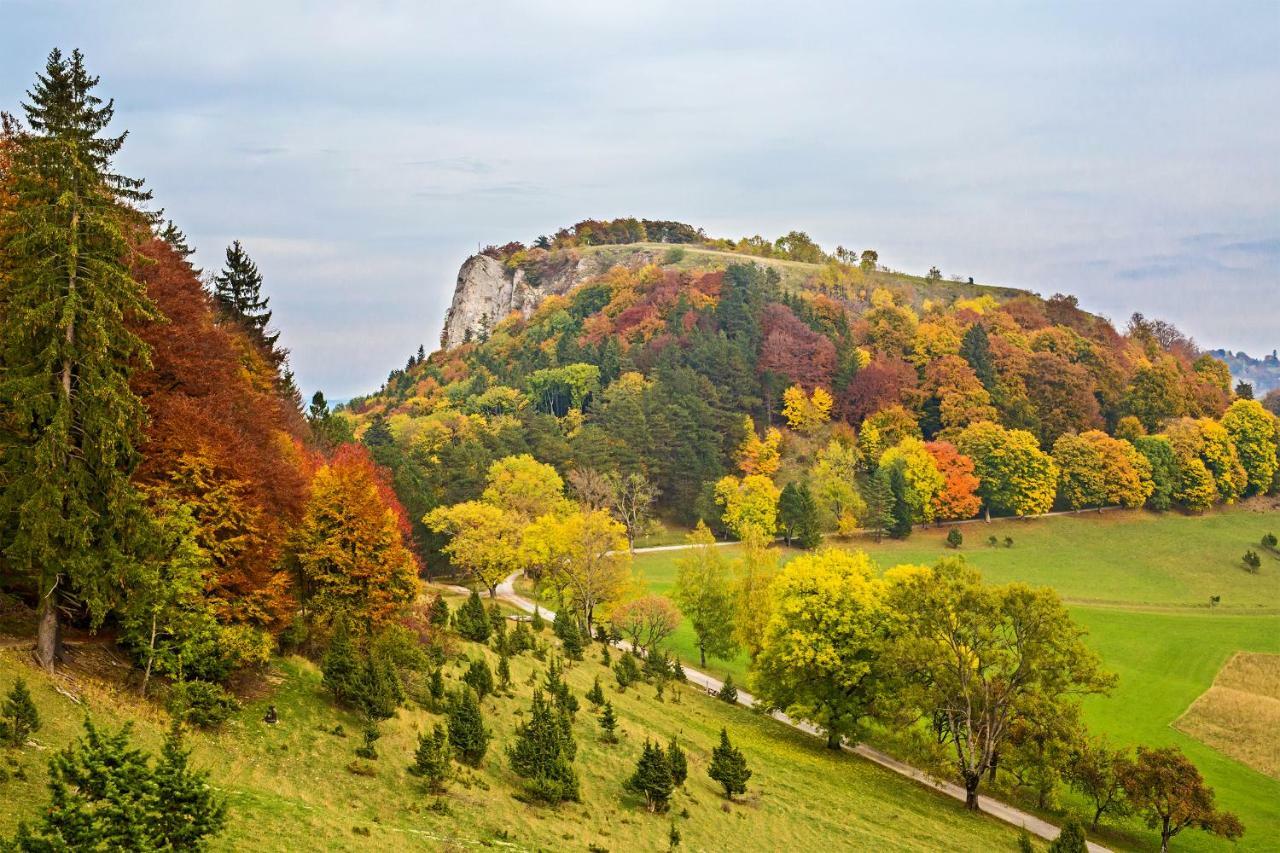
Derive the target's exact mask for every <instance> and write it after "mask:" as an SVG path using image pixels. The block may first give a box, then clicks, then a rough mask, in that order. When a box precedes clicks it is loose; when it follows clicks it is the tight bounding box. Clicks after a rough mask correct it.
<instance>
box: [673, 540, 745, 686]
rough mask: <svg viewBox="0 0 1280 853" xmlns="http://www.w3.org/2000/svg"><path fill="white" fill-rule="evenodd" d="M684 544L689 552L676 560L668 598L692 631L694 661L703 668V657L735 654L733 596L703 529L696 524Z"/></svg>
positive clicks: (728, 656)
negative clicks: (677, 607)
mask: <svg viewBox="0 0 1280 853" xmlns="http://www.w3.org/2000/svg"><path fill="white" fill-rule="evenodd" d="M685 541H686V542H687V543H688V544H689V546H690V548H689V550H688V551H687V552H686V553H687V556H684V557H681V558H680V559H678V560H676V582H675V588H674V589H673V590H672V595H673V596H674V598H675V600H676V603H677V604H678V605H679V606H680V611H681V612H682V613H684V615H685V617H686V618H687V619H688V620H689V623H690V625H691V626H692V627H693V632H694V634H695V635H696V636H697V643H698V660H699V662H700V663H701V665H702V666H706V665H707V655H711V656H712V657H714V658H720V659H721V660H728V659H729V658H731V657H733V655H734V654H736V653H737V651H738V644H737V642H736V641H735V639H734V636H733V621H734V612H733V594H732V590H731V588H730V584H729V574H728V568H727V567H726V566H725V564H724V561H723V560H722V559H721V557H720V552H719V549H718V548H716V545H715V537H714V536H712V535H711V531H710V530H708V529H707V526H706V525H705V524H703V523H702V522H698V526H697V527H695V528H694V529H693V531H691V532H690V533H689V534H688V535H687V536H686V537H685Z"/></svg>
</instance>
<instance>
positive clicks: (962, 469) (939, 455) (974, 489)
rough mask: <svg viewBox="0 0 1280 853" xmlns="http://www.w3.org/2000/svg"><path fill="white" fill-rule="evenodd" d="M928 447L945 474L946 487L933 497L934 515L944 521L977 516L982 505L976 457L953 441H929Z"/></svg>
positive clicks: (943, 475) (944, 483)
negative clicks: (959, 448) (966, 452)
mask: <svg viewBox="0 0 1280 853" xmlns="http://www.w3.org/2000/svg"><path fill="white" fill-rule="evenodd" d="M924 449H925V450H927V451H928V452H929V454H930V455H931V456H932V457H933V462H934V464H935V465H937V466H938V472H939V473H940V474H942V488H941V489H939V490H938V492H937V493H936V494H934V496H933V517H934V518H936V519H938V520H940V521H953V520H959V519H965V518H973V517H974V516H975V515H977V514H978V510H979V509H981V508H982V499H981V498H979V497H978V486H979V480H978V477H977V476H976V475H975V474H974V465H973V460H972V459H970V458H969V457H968V456H965V455H964V454H963V453H961V452H960V451H958V450H956V446H955V445H954V444H952V443H951V442H949V441H929V442H925V445H924Z"/></svg>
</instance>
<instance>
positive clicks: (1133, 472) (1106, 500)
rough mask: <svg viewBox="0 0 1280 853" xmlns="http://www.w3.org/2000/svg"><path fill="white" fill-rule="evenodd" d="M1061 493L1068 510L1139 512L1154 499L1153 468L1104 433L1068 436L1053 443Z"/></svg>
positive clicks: (1072, 434) (1117, 440) (1144, 459)
mask: <svg viewBox="0 0 1280 853" xmlns="http://www.w3.org/2000/svg"><path fill="white" fill-rule="evenodd" d="M1053 461H1054V464H1055V465H1056V466H1057V468H1058V493H1059V494H1060V495H1061V496H1062V498H1063V500H1065V501H1066V502H1067V506H1069V507H1071V508H1072V509H1075V510H1079V509H1083V508H1085V507H1089V506H1095V507H1101V506H1108V505H1119V506H1124V507H1128V508H1130V509H1135V508H1137V507H1140V506H1142V505H1143V504H1144V503H1146V501H1147V498H1149V497H1150V496H1151V492H1152V488H1153V486H1152V483H1151V464H1150V463H1149V462H1148V461H1147V459H1146V457H1145V456H1143V455H1142V454H1140V453H1139V452H1138V451H1137V449H1136V448H1135V447H1134V446H1133V445H1132V444H1130V443H1129V442H1127V441H1122V440H1121V439H1118V438H1112V437H1111V436H1109V435H1107V434H1106V433H1104V432H1102V431H1100V430H1090V431H1088V432H1085V433H1081V434H1079V435H1077V434H1075V433H1066V434H1065V435H1061V436H1059V437H1058V440H1057V441H1055V442H1054V443H1053Z"/></svg>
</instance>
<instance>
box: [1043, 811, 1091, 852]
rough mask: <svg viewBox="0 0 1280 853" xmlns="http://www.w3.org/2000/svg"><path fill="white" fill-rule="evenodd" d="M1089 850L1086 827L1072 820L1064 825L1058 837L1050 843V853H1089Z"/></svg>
mask: <svg viewBox="0 0 1280 853" xmlns="http://www.w3.org/2000/svg"><path fill="white" fill-rule="evenodd" d="M1088 850H1089V845H1088V843H1087V842H1086V841H1085V835H1084V827H1083V826H1081V825H1080V821H1078V820H1076V819H1075V818H1071V819H1070V820H1068V821H1067V822H1066V823H1064V824H1063V825H1062V831H1061V832H1059V833H1058V837H1057V838H1055V839H1054V840H1053V841H1050V842H1049V848H1048V853H1088Z"/></svg>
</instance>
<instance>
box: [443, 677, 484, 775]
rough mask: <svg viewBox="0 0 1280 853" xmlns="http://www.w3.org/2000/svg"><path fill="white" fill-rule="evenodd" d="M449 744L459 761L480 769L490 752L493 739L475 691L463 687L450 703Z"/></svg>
mask: <svg viewBox="0 0 1280 853" xmlns="http://www.w3.org/2000/svg"><path fill="white" fill-rule="evenodd" d="M448 723H449V743H450V745H452V746H453V753H454V755H456V756H457V758H458V761H460V762H462V763H463V764H467V765H470V766H471V767H479V766H480V762H481V761H483V760H484V754H485V753H486V752H487V751H488V750H489V739H490V737H492V735H490V733H489V730H488V729H487V728H485V725H484V718H483V717H481V715H480V700H478V699H477V698H476V694H475V691H474V690H472V689H471V688H469V687H463V688H462V689H461V690H459V691H458V692H457V693H455V694H453V698H452V699H451V700H450V702H449V711H448Z"/></svg>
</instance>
